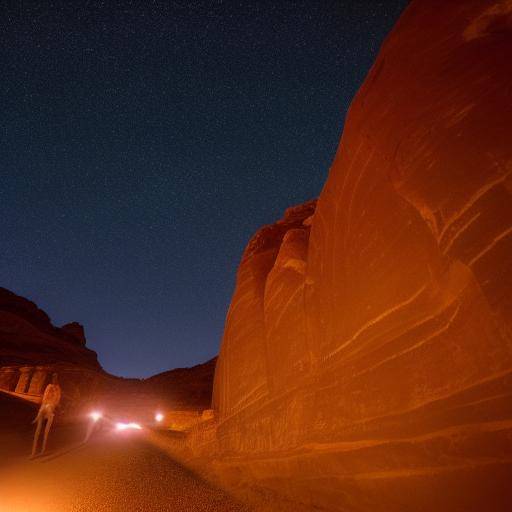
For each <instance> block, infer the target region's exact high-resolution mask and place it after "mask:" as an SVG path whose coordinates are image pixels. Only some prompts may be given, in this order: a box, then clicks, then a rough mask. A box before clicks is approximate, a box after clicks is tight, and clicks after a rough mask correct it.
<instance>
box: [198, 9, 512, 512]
mask: <svg viewBox="0 0 512 512" xmlns="http://www.w3.org/2000/svg"><path fill="white" fill-rule="evenodd" d="M510 77H512V3H511V2H510V1H508V0H502V1H493V2H488V1H485V0H469V1H468V0H464V1H462V0H456V1H450V2H446V1H444V0H443V1H441V0H413V1H412V2H411V4H410V5H409V7H408V8H407V9H406V11H405V13H404V14H403V16H402V17H401V19H400V20H399V22H398V24H397V26H396V27H395V29H394V30H393V32H392V33H391V35H390V36H389V37H388V39H387V40H386V42H385V44H384V46H383V48H382V49H381V52H380V54H379V56H378V59H377V61H376V63H375V65H374V66H373V68H372V69H371V71H370V73H369V75H368V77H367V79H366V81H365V83H364V84H363V86H362V87H361V89H360V91H359V92H358V94H357V96H356V98H355V99H354V102H353V104H352V106H351V108H350V112H349V115H348V117H347V122H346V126H345V130H344V133H343V137H342V140H341V143H340V146H339V149H338V151H337V154H336V157H335V161H334V163H333V165H332V168H331V170H330V173H329V178H328V180H327V183H326V184H325V187H324V189H323V191H322V194H321V196H320V198H319V200H318V204H317V205H316V208H315V206H314V204H313V203H310V204H307V205H304V206H303V207H298V208H294V209H292V210H290V211H289V212H288V213H287V214H286V215H285V217H284V219H283V220H281V221H279V222H278V223H277V224H275V225H273V226H269V227H265V228H263V229H262V230H260V232H258V234H257V235H256V236H255V237H254V238H253V240H252V241H251V242H250V244H249V246H248V249H247V250H246V252H245V254H244V257H243V259H242V262H241V265H240V268H239V271H238V279H237V285H236V290H235V292H234V296H233V300H232V303H231V307H230V310H229V313H228V317H227V320H226V329H225V334H224V339H223V342H222V348H221V353H220V356H219V360H218V364H217V371H216V376H215V385H214V401H213V404H214V409H215V413H216V419H215V420H214V421H213V422H212V421H209V422H205V425H200V426H198V427H197V428H196V429H195V430H194V431H193V432H192V433H191V434H190V436H189V446H190V447H191V450H192V453H193V454H194V455H193V457H192V458H191V459H190V460H191V461H193V462H194V463H195V464H196V465H198V466H201V464H202V465H203V467H210V468H212V467H213V468H215V472H216V475H217V477H218V478H219V479H220V481H221V482H223V483H224V484H225V485H227V486H230V487H231V488H234V489H242V488H247V489H248V488H253V489H254V488H262V489H266V490H272V491H274V492H276V493H277V494H278V495H280V496H285V497H288V498H290V499H293V500H296V501H298V502H301V503H304V504H309V505H315V506H319V507H324V508H325V509H327V510H340V511H342V510H343V511H347V510H354V511H372V512H375V511H380V510H382V511H386V512H390V511H394V510H396V511H416V510H417V511H420V510H421V511H431V510H432V511H434V510H454V511H455V510H460V511H462V510H464V511H470V510H474V511H482V510H486V511H491V510H509V507H510V505H511V503H512V491H511V489H510V485H509V480H510V474H511V470H512V286H511V285H512V282H511V279H512V268H511V267H512V197H511V195H512V177H511V176H512V143H511V140H512V96H511V86H510ZM313 211H314V215H313V216H312V214H313Z"/></svg>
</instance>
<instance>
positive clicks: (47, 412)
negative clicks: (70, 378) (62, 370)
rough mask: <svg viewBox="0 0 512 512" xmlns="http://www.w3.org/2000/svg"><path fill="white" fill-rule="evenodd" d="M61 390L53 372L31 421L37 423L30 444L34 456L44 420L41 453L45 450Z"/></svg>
mask: <svg viewBox="0 0 512 512" xmlns="http://www.w3.org/2000/svg"><path fill="white" fill-rule="evenodd" d="M61 395H62V392H61V389H60V386H59V382H58V375H57V374H56V373H54V374H53V375H52V382H51V383H50V384H48V385H47V386H46V389H45V390H44V394H43V399H42V401H41V407H39V412H38V413H37V416H36V418H35V419H34V421H33V422H32V423H37V427H36V432H35V434H34V442H33V444H32V455H31V457H34V456H35V454H36V450H37V442H38V441H39V436H40V434H41V428H42V426H43V423H44V421H45V420H46V426H45V429H44V437H43V446H42V449H41V454H42V453H44V452H45V450H46V442H47V441H48V434H49V433H50V429H51V427H52V423H53V418H54V417H55V409H56V408H57V407H58V405H59V403H60V398H61Z"/></svg>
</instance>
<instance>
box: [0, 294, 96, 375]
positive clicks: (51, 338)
mask: <svg viewBox="0 0 512 512" xmlns="http://www.w3.org/2000/svg"><path fill="white" fill-rule="evenodd" d="M25 363H26V364H51V363H72V364H77V365H80V366H84V367H88V368H92V369H100V368H101V367H100V365H99V363H98V358H97V355H96V352H94V351H92V350H90V349H88V348H86V347H85V334H84V330H83V327H82V326H81V325H80V324H78V323H76V322H73V323H71V324H67V325H65V326H63V327H61V328H59V327H55V326H54V325H53V324H52V323H51V321H50V318H49V317H48V315H47V314H46V313H45V312H44V311H42V310H41V309H39V308H38V307H37V306H36V305H35V304H34V303H33V302H31V301H30V300H28V299H25V298H23V297H20V296H18V295H16V294H15V293H12V292H11V291H9V290H6V289H5V288H0V366H3V365H7V364H25Z"/></svg>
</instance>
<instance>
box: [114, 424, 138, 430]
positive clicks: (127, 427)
mask: <svg viewBox="0 0 512 512" xmlns="http://www.w3.org/2000/svg"><path fill="white" fill-rule="evenodd" d="M141 429H142V427H141V426H140V425H139V424H138V423H122V422H119V423H116V430H141Z"/></svg>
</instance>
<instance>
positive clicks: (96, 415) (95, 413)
mask: <svg viewBox="0 0 512 512" xmlns="http://www.w3.org/2000/svg"><path fill="white" fill-rule="evenodd" d="M102 416H103V415H102V414H101V412H98V411H93V412H91V414H89V417H90V418H91V419H92V421H98V420H99V419H100V418H101V417H102Z"/></svg>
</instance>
